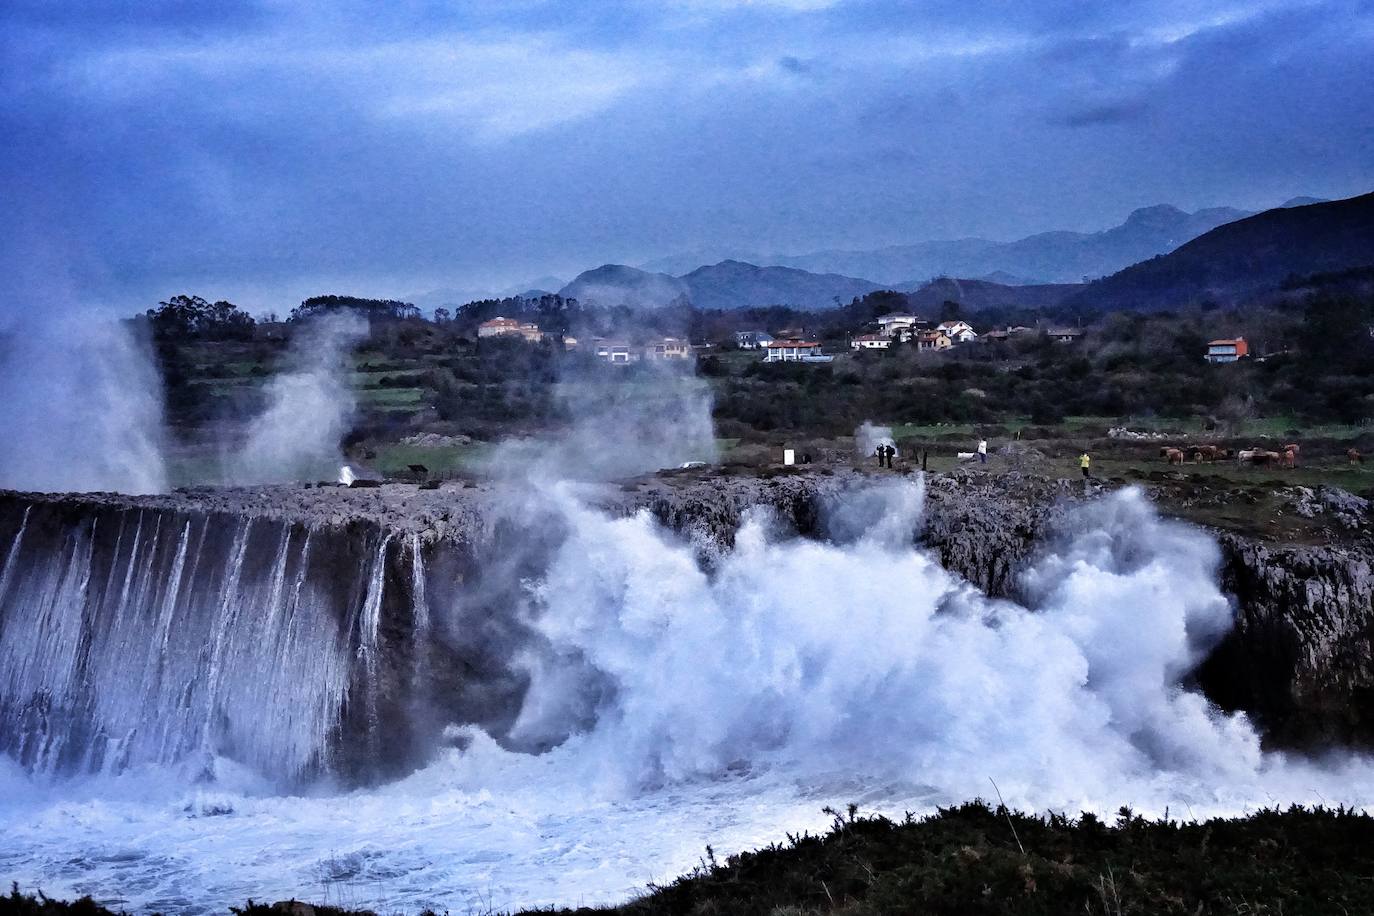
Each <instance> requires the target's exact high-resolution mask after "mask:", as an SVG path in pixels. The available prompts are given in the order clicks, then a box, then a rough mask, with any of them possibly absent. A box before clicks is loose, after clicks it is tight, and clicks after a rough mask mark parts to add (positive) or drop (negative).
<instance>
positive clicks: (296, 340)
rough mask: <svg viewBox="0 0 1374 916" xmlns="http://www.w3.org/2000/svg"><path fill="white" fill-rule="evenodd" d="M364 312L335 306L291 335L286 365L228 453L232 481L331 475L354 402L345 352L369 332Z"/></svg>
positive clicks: (317, 478) (326, 477) (276, 479)
mask: <svg viewBox="0 0 1374 916" xmlns="http://www.w3.org/2000/svg"><path fill="white" fill-rule="evenodd" d="M367 331H368V323H367V319H366V318H364V317H362V316H361V315H358V314H357V313H355V312H335V313H331V314H328V315H323V316H321V317H318V318H315V319H312V320H311V321H310V322H309V323H308V324H306V325H305V326H304V327H301V328H298V329H297V330H296V333H295V334H294V335H293V336H292V340H291V349H290V352H289V353H288V354H287V364H286V368H285V371H283V372H281V373H279V374H277V375H275V376H274V377H273V378H272V380H271V381H270V382H269V383H268V385H267V390H266V396H267V403H266V406H265V407H264V408H263V411H262V413H260V414H259V415H258V416H256V417H254V418H253V419H252V420H251V421H250V422H249V424H248V433H247V437H246V439H245V440H244V442H243V445H242V447H241V448H240V449H238V450H237V452H236V453H235V454H234V455H233V456H231V457H230V458H228V459H227V460H226V461H225V467H226V469H227V473H226V476H227V478H228V479H229V481H230V482H231V483H236V484H259V483H284V482H290V481H295V480H322V479H333V478H334V477H335V476H336V475H337V474H338V471H339V464H340V461H341V460H342V455H341V452H340V443H341V441H342V440H343V437H344V435H345V434H346V433H347V432H348V428H349V424H350V423H351V422H352V419H353V413H354V410H355V409H356V406H357V405H356V402H355V400H354V397H353V391H352V387H351V385H350V381H349V373H350V371H351V366H350V363H349V356H350V354H351V353H352V351H353V348H354V346H356V345H357V344H358V342H359V341H361V340H362V339H363V338H365V337H366V336H367Z"/></svg>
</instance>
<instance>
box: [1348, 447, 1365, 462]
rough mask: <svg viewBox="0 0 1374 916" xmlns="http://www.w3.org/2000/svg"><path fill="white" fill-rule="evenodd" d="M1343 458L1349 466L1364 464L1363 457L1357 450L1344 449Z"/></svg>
mask: <svg viewBox="0 0 1374 916" xmlns="http://www.w3.org/2000/svg"><path fill="white" fill-rule="evenodd" d="M1345 457H1346V459H1347V460H1348V461H1349V462H1350V463H1351V464H1364V456H1362V455H1361V454H1360V450H1359V449H1357V448H1348V449H1346V450H1345Z"/></svg>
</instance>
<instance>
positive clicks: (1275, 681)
mask: <svg viewBox="0 0 1374 916" xmlns="http://www.w3.org/2000/svg"><path fill="white" fill-rule="evenodd" d="M871 479H872V477H871V476H870V475H866V474H863V473H862V472H859V471H848V470H845V471H836V470H831V469H816V470H810V469H787V470H774V471H771V472H764V473H762V474H758V475H731V474H729V473H724V472H720V471H714V470H691V471H679V472H668V473H663V474H660V475H655V476H649V477H644V478H638V479H635V480H629V481H624V482H620V483H616V484H610V485H589V486H582V487H579V488H578V491H579V492H578V493H577V497H578V501H579V502H581V503H585V504H589V505H592V506H596V507H599V508H601V509H603V510H604V511H607V512H610V513H612V514H616V515H625V514H629V513H634V512H637V511H640V510H647V511H648V512H650V513H652V514H653V515H654V516H655V517H656V518H657V519H658V520H659V521H660V522H662V523H663V524H664V525H665V526H667V527H668V528H670V529H672V530H673V531H676V532H678V533H679V534H680V535H681V536H682V537H683V538H685V539H687V540H688V541H689V542H690V543H691V544H692V545H693V546H694V548H695V549H696V552H697V555H698V557H699V558H700V559H701V561H702V562H703V563H705V564H707V565H708V566H709V565H710V564H711V563H712V562H713V560H714V558H716V557H718V556H719V554H720V553H721V552H722V551H726V550H729V549H730V548H731V547H732V545H733V540H734V537H735V533H736V531H737V529H738V528H739V526H740V524H741V522H742V520H743V518H744V516H745V514H746V513H747V512H749V511H751V510H753V509H754V508H755V507H764V508H765V509H766V510H767V511H769V512H771V513H772V514H773V516H774V517H775V518H776V519H778V520H779V521H781V522H782V523H783V524H785V525H786V526H788V527H790V528H792V529H794V530H796V531H797V532H798V533H799V534H801V535H803V536H807V537H824V536H826V535H827V533H828V532H827V525H828V524H829V522H828V521H827V520H828V519H830V518H832V517H833V516H834V515H835V513H834V512H833V511H831V510H833V509H834V507H835V506H836V505H839V504H840V503H842V502H843V501H844V498H845V497H844V494H846V493H847V492H850V488H852V487H853V486H854V485H855V484H857V483H860V482H862V481H864V480H871ZM1102 490H1103V484H1101V483H1099V482H1096V481H1093V482H1087V483H1084V482H1080V481H1072V482H1069V481H1061V480H1054V479H1049V478H1043V477H1037V476H1034V475H1027V474H1020V473H1014V472H1012V473H1004V474H981V473H969V472H956V473H954V474H950V475H940V476H933V477H931V478H930V479H929V480H928V484H927V489H926V511H925V514H924V516H923V522H922V529H921V531H920V533H919V541H920V543H921V544H922V545H923V546H924V547H925V548H927V549H929V550H930V551H932V552H933V553H934V554H935V555H936V556H938V558H939V560H940V562H941V563H942V564H943V565H944V566H945V567H946V568H948V569H950V570H951V571H953V572H955V573H957V574H959V575H961V576H963V577H964V578H966V579H968V580H969V581H971V582H973V583H974V584H976V585H977V586H978V587H979V588H981V589H982V590H984V591H986V592H987V593H989V594H990V595H993V596H998V597H1016V596H1017V588H1018V584H1017V583H1018V575H1019V572H1020V571H1021V570H1022V569H1023V568H1024V567H1025V566H1026V564H1027V563H1028V561H1029V560H1030V558H1031V557H1032V556H1033V555H1034V553H1035V552H1036V551H1037V549H1040V548H1041V547H1042V546H1043V545H1044V544H1045V543H1046V541H1047V539H1049V538H1051V537H1052V536H1053V534H1054V532H1055V531H1056V530H1057V526H1058V525H1059V524H1060V520H1061V519H1062V517H1063V513H1064V511H1065V510H1066V509H1067V508H1068V507H1070V506H1072V505H1073V504H1074V503H1076V502H1077V501H1079V500H1082V499H1084V498H1091V497H1093V496H1095V495H1097V494H1099V493H1100V492H1102ZM562 492H563V491H562V490H552V491H549V492H546V493H542V494H541V493H535V492H533V491H532V488H530V487H524V488H522V487H520V486H512V485H504V486H497V485H495V484H491V483H478V482H467V483H461V482H458V483H450V484H446V485H445V487H444V488H443V489H440V490H420V489H418V488H417V487H415V486H409V485H401V484H389V485H386V486H382V487H379V488H375V489H342V488H336V487H264V488H251V489H223V490H189V491H183V492H177V493H172V494H168V495H163V496H147V497H130V496H120V495H112V494H85V495H70V494H62V495H33V494H17V493H4V494H0V551H8V552H7V553H3V554H0V557H3V563H4V565H3V568H2V569H0V663H3V670H5V671H7V672H8V674H7V676H6V678H7V679H4V680H0V749H3V750H5V751H7V752H9V753H11V754H12V755H14V756H16V757H18V758H19V759H21V760H22V761H24V762H25V763H26V764H28V765H29V766H32V767H36V768H42V769H50V770H53V771H73V770H92V769H94V770H100V769H118V768H120V767H122V766H127V765H131V764H136V763H140V762H157V763H166V762H169V761H181V760H186V759H189V758H195V757H196V756H197V755H202V756H204V755H212V754H217V753H226V752H228V753H232V754H233V755H235V756H236V757H238V758H240V759H246V760H248V761H249V762H251V763H254V764H256V765H258V766H259V767H260V768H261V769H263V770H265V771H268V772H273V773H276V774H279V776H280V778H281V779H282V781H283V782H286V783H294V782H301V781H306V780H311V779H316V778H319V777H320V776H326V777H329V778H333V779H337V780H340V781H342V782H345V783H360V782H371V781H375V780H377V779H383V778H388V777H390V776H394V775H396V774H398V773H402V772H405V771H407V770H408V769H411V768H413V767H414V766H416V765H419V764H420V763H422V762H423V761H424V759H426V757H427V755H428V754H430V753H432V751H433V748H434V747H436V746H437V745H438V744H439V743H442V742H443V741H447V740H461V739H454V738H448V737H445V735H446V734H451V733H448V732H446V731H445V726H446V725H449V724H452V723H458V724H464V723H466V724H474V725H479V726H481V727H482V728H484V729H485V730H487V731H488V732H489V733H491V734H493V735H496V736H498V740H507V739H504V738H501V737H500V736H503V735H506V733H507V732H508V730H509V727H510V725H511V724H512V723H513V721H514V718H515V716H516V715H517V713H518V711H519V708H520V700H521V697H522V696H523V694H524V691H525V689H526V686H527V683H528V681H527V674H526V673H525V671H524V669H523V668H522V666H521V665H520V664H519V661H518V657H519V652H520V648H521V647H522V646H523V645H525V644H526V642H527V640H528V639H529V631H528V627H527V623H526V620H527V617H526V616H525V614H524V610H525V608H526V606H527V602H528V598H529V596H528V592H527V585H526V583H528V582H529V581H533V580H536V579H537V578H538V576H539V575H540V573H541V571H542V570H543V569H544V568H545V564H546V563H547V561H548V559H549V557H550V556H551V554H552V551H553V550H555V549H556V547H557V545H558V544H559V543H560V542H561V536H562V526H563V525H565V524H566V522H565V521H564V520H563V519H561V518H560V517H559V516H558V515H557V514H556V513H553V512H551V511H549V509H548V500H549V499H554V498H558V497H559V495H560V494H561V493H562ZM1164 496H1165V494H1164V493H1163V491H1161V498H1164ZM1304 499H1305V502H1304V505H1305V506H1306V509H1305V511H1307V512H1309V513H1311V514H1313V515H1314V516H1317V517H1318V519H1320V518H1321V517H1324V516H1322V515H1321V514H1322V513H1326V514H1329V515H1330V517H1331V519H1332V526H1333V528H1332V530H1333V531H1336V530H1339V532H1340V536H1339V537H1333V538H1331V539H1329V541H1328V542H1324V543H1307V544H1283V543H1273V542H1265V541H1263V540H1260V539H1258V538H1257V537H1248V536H1242V535H1238V534H1234V533H1225V534H1220V535H1219V536H1218V541H1219V544H1220V547H1221V555H1222V568H1221V570H1220V574H1221V576H1222V581H1223V584H1224V586H1225V588H1226V589H1227V590H1228V591H1229V592H1230V593H1231V594H1233V595H1234V596H1235V598H1236V612H1235V613H1236V623H1235V629H1234V630H1233V632H1232V633H1231V634H1230V635H1229V636H1228V637H1227V638H1226V639H1225V640H1224V641H1223V642H1222V643H1221V644H1220V645H1219V646H1218V647H1217V648H1216V650H1215V651H1214V652H1213V653H1212V654H1211V656H1210V657H1209V658H1208V659H1207V661H1206V662H1205V663H1204V664H1203V665H1202V666H1201V667H1200V669H1199V670H1198V671H1197V672H1196V675H1195V676H1196V679H1197V682H1198V684H1199V685H1200V686H1201V687H1202V688H1203V690H1204V691H1205V692H1206V694H1207V695H1208V696H1209V697H1210V698H1211V699H1212V700H1213V701H1214V702H1216V703H1217V704H1218V705H1220V706H1222V707H1223V708H1226V709H1243V710H1246V711H1247V712H1249V713H1250V714H1251V715H1253V716H1254V717H1255V718H1256V719H1257V720H1258V721H1259V722H1260V723H1261V724H1262V725H1263V726H1264V728H1265V730H1266V736H1267V740H1268V741H1270V743H1272V744H1274V745H1278V746H1289V747H1302V748H1310V747H1315V746H1320V745H1324V744H1327V743H1340V744H1349V745H1357V746H1366V747H1368V746H1374V661H1372V660H1371V659H1374V652H1372V651H1371V648H1372V647H1371V642H1372V641H1374V571H1372V570H1374V541H1371V539H1370V536H1369V510H1368V505H1367V504H1365V503H1364V502H1363V501H1362V500H1359V499H1358V498H1354V497H1350V498H1344V497H1337V496H1332V495H1331V494H1323V495H1322V498H1315V497H1314V498H1312V499H1306V497H1304ZM1164 508H1165V510H1166V512H1167V511H1168V508H1169V507H1168V506H1167V505H1166V506H1165V507H1164ZM894 587H900V583H897V584H894ZM437 601H443V602H444V607H445V609H446V611H447V612H446V613H445V614H443V615H434V614H431V607H432V606H437V605H436V604H435V602H437ZM173 622H175V625H174V624H173ZM229 672H232V674H230V673H229ZM230 701H232V702H230ZM226 708H232V709H233V710H234V711H233V712H232V714H230V713H226V712H225V709H226ZM281 709H290V710H291V714H290V715H285V716H283V715H279V714H276V713H274V712H273V711H274V710H278V711H280V710H281ZM149 711H155V712H158V715H157V716H156V717H154V720H155V723H156V724H155V725H154V726H151V727H150V726H149V725H148V724H147V723H146V722H145V721H144V717H145V716H146V715H147V713H148V712H149ZM509 740H512V741H513V740H514V739H509ZM535 749H537V748H535Z"/></svg>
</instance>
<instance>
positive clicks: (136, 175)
mask: <svg viewBox="0 0 1374 916" xmlns="http://www.w3.org/2000/svg"><path fill="white" fill-rule="evenodd" d="M0 137H3V142H0V231H3V233H4V242H3V247H2V248H0V311H11V312H12V311H15V310H20V311H22V310H24V309H26V308H28V309H33V308H45V309H53V308H66V307H69V305H75V304H80V305H82V306H83V307H107V308H111V309H125V310H131V309H140V310H141V309H142V308H145V307H147V306H150V305H155V304H156V302H157V301H158V300H159V299H164V298H166V297H168V296H170V295H174V294H177V293H182V292H186V293H195V294H199V295H203V296H205V297H206V298H209V299H219V298H229V299H231V300H232V301H234V302H237V303H239V304H240V305H243V306H245V307H247V308H249V309H251V310H253V311H258V312H261V311H267V310H276V311H281V312H285V311H287V310H289V309H290V308H291V306H292V305H294V304H296V303H297V302H299V300H300V299H301V298H304V297H305V296H308V295H312V294H317V293H353V294H358V295H373V296H387V297H400V298H410V297H414V296H417V295H419V294H422V293H424V292H426V291H429V290H434V289H440V288H443V289H452V290H458V291H468V290H472V291H478V290H482V291H488V290H489V291H495V290H498V289H503V288H507V287H512V288H514V287H519V286H521V284H523V283H525V282H527V281H530V280H533V279H534V278H537V277H543V276H547V275H554V276H559V277H562V278H563V279H570V278H571V277H572V276H573V275H574V274H576V273H577V272H579V271H581V270H583V269H586V268H589V267H594V266H596V265H598V264H602V263H607V262H613V263H628V264H637V263H642V262H645V261H648V260H651V259H654V258H657V257H661V256H666V255H670V254H674V253H677V252H681V251H697V250H701V251H703V253H704V254H706V255H708V256H709V255H710V254H712V253H717V252H719V253H727V252H729V251H733V250H740V251H750V252H765V253H776V254H802V253H806V252H809V251H814V250H817V249H825V248H869V247H877V246H882V245H889V244H900V243H904V242H916V241H923V240H929V239H940V238H959V237H966V236H984V237H988V238H994V239H1013V238H1018V237H1021V236H1024V235H1027V234H1030V233H1032V232H1037V231H1044V230H1049V229H1076V230H1096V229H1102V228H1106V227H1108V226H1111V225H1115V224H1117V223H1119V222H1121V221H1122V219H1123V218H1124V217H1125V216H1126V214H1128V213H1129V212H1130V211H1131V210H1132V209H1135V208H1136V207H1140V206H1148V205H1152V204H1157V203H1171V204H1175V205H1177V206H1180V207H1182V208H1184V209H1188V210H1193V209H1197V208H1200V207H1204V206H1235V207H1241V208H1244V209H1263V208H1264V207H1268V206H1274V205H1277V204H1278V203H1280V202H1282V201H1283V200H1285V199H1287V198H1290V197H1293V196H1296V195H1309V194H1310V195H1314V196H1318V197H1324V198H1337V197H1347V196H1352V195H1355V194H1359V193H1363V192H1367V191H1369V190H1371V189H1374V0H1370V2H1350V0H1332V2H1321V0H1318V2H1285V0H1274V2H1269V0H1256V2H1247V3H1228V2H1226V0H1159V2H1125V0H1123V2H1118V3H1104V2H1101V0H1045V2H1037V0H1021V2H995V3H991V2H975V0H957V2H956V0H931V2H921V0H908V2H895V0H851V2H844V0H753V2H734V3H731V2H725V0H664V2H619V3H616V2H605V0H581V2H561V3H554V2H539V0H506V2H485V0H474V2H469V3H450V4H446V3H439V2H422V0H395V2H388V3H386V4H377V3H362V2H353V3H350V2H343V3H335V4H328V5H325V4H303V3H287V2H234V0H229V2H210V0H204V2H175V0H146V2H142V3H137V4H134V3H109V2H81V0H73V2H66V3H52V2H50V0H6V2H4V3H3V4H0Z"/></svg>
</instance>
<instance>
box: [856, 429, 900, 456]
mask: <svg viewBox="0 0 1374 916" xmlns="http://www.w3.org/2000/svg"><path fill="white" fill-rule="evenodd" d="M896 444H897V440H896V439H894V438H892V427H890V426H874V425H873V422H872V421H871V420H864V421H863V423H862V425H860V426H859V428H858V429H856V430H854V449H855V450H856V451H857V452H858V457H860V458H872V457H873V453H874V452H876V451H877V450H878V446H880V445H893V446H895V445H896Z"/></svg>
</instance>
